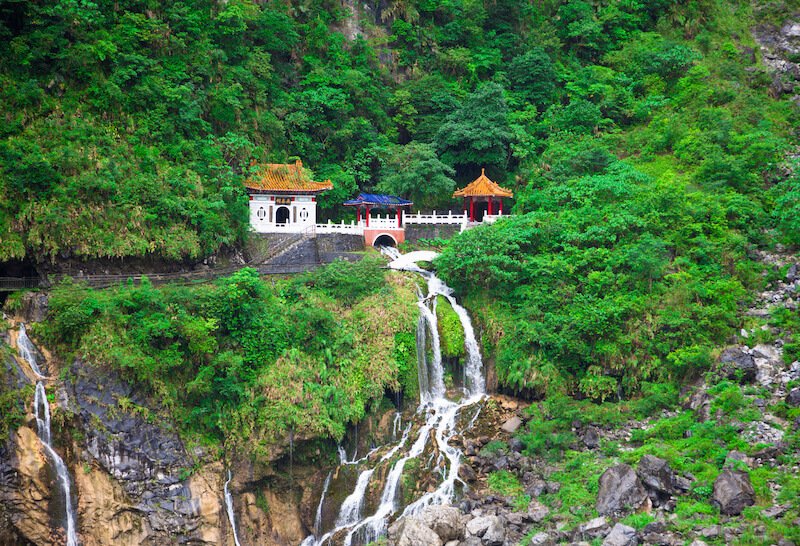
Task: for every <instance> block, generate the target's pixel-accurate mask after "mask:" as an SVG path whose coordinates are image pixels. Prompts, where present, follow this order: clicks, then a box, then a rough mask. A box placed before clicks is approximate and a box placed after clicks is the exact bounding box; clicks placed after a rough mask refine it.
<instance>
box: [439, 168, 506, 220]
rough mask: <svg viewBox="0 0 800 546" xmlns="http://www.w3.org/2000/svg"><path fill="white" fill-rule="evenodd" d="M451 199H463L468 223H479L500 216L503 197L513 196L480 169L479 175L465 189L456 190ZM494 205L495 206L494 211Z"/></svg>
mask: <svg viewBox="0 0 800 546" xmlns="http://www.w3.org/2000/svg"><path fill="white" fill-rule="evenodd" d="M453 197H463V198H464V210H465V211H469V221H470V222H481V221H492V220H493V219H494V218H495V216H502V215H503V197H508V198H511V197H514V194H513V193H512V192H511V190H507V189H505V188H501V187H500V186H499V185H498V184H497V183H496V182H493V181H492V180H490V179H489V177H488V176H486V170H485V169H481V175H480V176H479V177H478V178H476V179H475V180H474V181H472V182H470V183H469V184H467V186H466V187H464V188H462V189H460V190H456V191H455V192H454V193H453ZM494 205H497V208H496V209H495V207H494Z"/></svg>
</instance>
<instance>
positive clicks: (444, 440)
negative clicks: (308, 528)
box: [301, 248, 486, 546]
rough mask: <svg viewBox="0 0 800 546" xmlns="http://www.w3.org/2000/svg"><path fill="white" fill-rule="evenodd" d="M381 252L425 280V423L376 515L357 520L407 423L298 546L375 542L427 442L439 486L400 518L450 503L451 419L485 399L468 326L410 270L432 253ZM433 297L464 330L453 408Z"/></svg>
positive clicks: (444, 290) (455, 453)
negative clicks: (460, 380) (434, 455)
mask: <svg viewBox="0 0 800 546" xmlns="http://www.w3.org/2000/svg"><path fill="white" fill-rule="evenodd" d="M381 251H382V252H383V253H384V254H386V255H387V256H390V257H391V258H393V261H392V262H391V263H390V264H389V267H390V268H392V269H401V270H406V271H414V272H417V273H420V274H422V275H424V276H425V277H426V278H427V279H428V293H427V294H425V295H423V294H420V297H419V302H418V305H419V308H420V321H419V323H418V325H417V360H418V373H419V387H420V405H419V407H418V409H417V414H418V415H420V416H421V417H423V418H424V421H425V422H424V424H423V425H422V426H421V427H420V429H419V431H418V432H417V436H416V439H415V441H414V443H413V445H412V446H411V447H410V448H409V449H408V450H407V451H406V453H405V454H404V455H403V456H402V457H401V458H400V459H398V460H397V461H396V462H395V463H394V464H393V466H392V467H391V469H390V470H389V473H388V474H387V476H386V483H385V484H384V487H383V490H382V492H381V500H380V504H379V506H378V508H377V509H376V511H375V512H374V513H373V514H371V515H369V516H367V517H363V516H362V514H361V510H362V508H363V504H364V497H365V495H366V492H367V487H368V484H369V481H370V478H371V477H372V474H373V472H374V471H375V469H376V468H377V467H378V466H379V465H380V464H381V463H384V462H387V461H389V460H390V459H392V458H393V457H394V456H395V455H396V454H397V453H398V452H399V451H400V450H401V449H403V448H404V446H405V444H406V442H407V439H408V436H409V434H410V431H411V425H412V423H409V425H408V426H407V427H406V429H405V430H404V432H403V436H402V438H401V439H400V441H399V442H398V443H397V444H396V445H394V446H393V447H391V448H390V449H389V450H388V451H387V452H386V453H385V454H384V455H383V456H382V457H381V458H380V459H379V460H378V461H377V462H376V463H375V466H373V467H372V468H368V469H367V470H364V471H362V472H361V474H360V475H359V477H358V480H357V482H356V485H355V488H354V490H353V492H352V493H351V494H350V495H349V496H348V497H347V498H346V499H345V501H344V502H343V503H342V506H341V508H340V510H339V515H338V517H337V519H336V524H335V526H334V529H332V530H330V531H328V532H327V533H325V534H324V535H322V536H320V537H319V538H316V537H317V536H319V535H320V533H321V532H322V531H323V529H321V527H322V525H321V523H322V522H321V521H320V522H319V523H317V522H315V534H316V536H314V535H312V536H309V537H307V538H306V539H305V540H304V541H303V543H302V545H301V546H321V545H323V544H325V543H326V542H328V541H329V540H330V539H331V538H332V537H334V536H335V535H338V534H339V533H344V531H345V530H347V534H346V535H345V537H344V541H343V544H344V546H351V545H352V544H353V542H354V541H356V542H357V543H358V544H367V543H369V542H373V541H375V540H377V539H378V537H380V536H381V535H382V534H383V533H385V532H386V528H387V525H388V523H389V520H390V518H391V517H392V516H393V515H395V513H396V512H397V511H398V509H399V508H400V507H399V506H398V499H397V497H398V491H399V488H400V480H401V479H402V476H403V470H404V468H405V465H406V463H407V462H408V461H409V460H411V459H414V458H416V457H419V456H420V455H421V454H422V453H423V452H424V451H425V448H426V447H427V446H428V445H429V443H430V442H431V441H432V439H431V436H433V438H434V439H435V442H436V445H437V446H438V448H439V452H440V455H439V459H438V460H437V461H436V464H437V466H438V467H439V472H440V473H441V476H442V481H441V483H440V484H439V486H438V487H437V488H436V489H435V490H434V491H430V492H427V493H425V494H424V495H422V496H421V497H420V498H419V499H417V500H416V501H414V502H413V503H411V504H409V505H408V506H406V507H405V509H404V511H403V514H404V515H405V514H413V513H417V512H419V511H420V510H421V509H423V508H424V507H426V506H430V505H434V504H445V503H449V502H452V500H453V499H454V498H455V495H456V489H457V488H456V485H457V483H458V482H460V481H461V480H460V479H459V477H458V470H459V468H460V466H461V451H460V450H459V449H458V448H456V447H453V446H451V445H450V444H449V442H450V439H451V438H452V437H453V435H455V434H456V419H457V417H458V415H459V413H460V411H461V410H462V409H463V408H465V407H467V406H470V405H473V404H475V403H476V402H478V401H479V400H480V399H481V398H482V397H483V395H484V393H485V388H486V383H485V380H484V378H483V362H482V360H481V354H480V347H479V346H478V343H477V340H476V338H475V332H474V329H473V327H472V322H471V321H470V318H469V315H468V314H467V311H466V309H464V308H463V307H462V306H461V305H459V304H458V302H457V301H456V300H455V298H454V297H453V295H452V290H451V289H450V288H449V287H448V286H447V285H445V284H444V283H443V282H442V281H441V280H439V279H438V278H437V277H436V275H434V274H432V273H430V272H428V271H424V270H423V269H421V268H419V267H418V266H417V265H416V262H418V261H423V260H424V261H431V260H433V259H434V258H435V257H436V253H435V252H429V251H420V252H411V253H409V254H406V255H401V254H400V253H399V251H397V249H394V248H386V249H381ZM439 295H441V296H443V297H444V298H446V299H447V300H448V302H449V303H450V305H451V306H452V307H453V310H454V311H455V312H456V314H457V315H458V317H459V320H460V321H461V325H462V327H463V329H464V345H465V349H466V353H467V361H466V363H465V365H464V396H463V397H462V398H461V400H459V401H458V402H456V401H452V400H449V399H448V398H447V397H446V388H445V384H444V367H443V365H442V357H441V348H440V343H439V330H438V325H437V321H436V297H437V296H439ZM428 347H430V351H431V358H430V359H429V358H428V354H427V350H428ZM478 413H479V410H478V411H477V412H476V413H475V415H474V416H473V417H472V419H471V420H470V423H469V425H468V428H469V427H471V426H472V425H473V424H474V422H475V419H476V418H477V415H478ZM399 426H400V425H399V420H398V419H397V416H396V417H395V421H394V423H393V438H394V437H396V436H397V430H398V428H399ZM376 449H380V448H376ZM373 451H375V450H373ZM370 453H372V452H370ZM368 457H369V454H368V455H367V456H365V457H363V458H361V459H359V460H357V461H348V460H347V454H346V453H345V452H344V449H342V448H341V447H339V458H340V461H341V464H360V463H362V462H364V461H365V460H367V459H368ZM354 458H355V457H354ZM329 477H330V475H329ZM462 485H463V483H462ZM326 491H327V480H326V487H325V488H324V492H323V498H321V499H320V505H319V507H318V509H317V513H318V518H317V519H318V520H319V519H320V516H319V515H320V514H321V511H322V503H323V502H324V496H325V492H326Z"/></svg>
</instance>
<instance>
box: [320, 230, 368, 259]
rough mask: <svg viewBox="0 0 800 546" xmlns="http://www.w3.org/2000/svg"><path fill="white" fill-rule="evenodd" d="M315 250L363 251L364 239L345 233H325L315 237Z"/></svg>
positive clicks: (323, 251)
mask: <svg viewBox="0 0 800 546" xmlns="http://www.w3.org/2000/svg"><path fill="white" fill-rule="evenodd" d="M317 250H318V251H319V252H320V253H321V254H322V253H328V252H358V251H361V250H364V237H362V236H361V235H350V234H346V233H325V234H320V235H317Z"/></svg>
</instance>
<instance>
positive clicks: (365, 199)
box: [343, 193, 414, 207]
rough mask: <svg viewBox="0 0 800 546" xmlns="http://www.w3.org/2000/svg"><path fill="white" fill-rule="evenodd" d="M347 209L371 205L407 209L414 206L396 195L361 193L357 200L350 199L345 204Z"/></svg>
mask: <svg viewBox="0 0 800 546" xmlns="http://www.w3.org/2000/svg"><path fill="white" fill-rule="evenodd" d="M343 204H344V205H345V206H347V207H358V206H361V205H369V206H371V207H405V206H407V205H413V204H414V203H412V202H411V201H409V200H408V199H403V198H402V197H397V196H396V195H381V194H378V193H359V194H358V197H356V198H355V199H350V200H349V201H345V202H344V203H343Z"/></svg>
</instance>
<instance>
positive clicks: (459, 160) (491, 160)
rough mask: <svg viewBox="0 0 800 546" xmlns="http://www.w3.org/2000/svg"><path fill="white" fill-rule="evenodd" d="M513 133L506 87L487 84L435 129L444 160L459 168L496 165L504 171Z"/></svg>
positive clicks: (479, 88) (472, 94) (471, 95)
mask: <svg viewBox="0 0 800 546" xmlns="http://www.w3.org/2000/svg"><path fill="white" fill-rule="evenodd" d="M512 136H513V133H512V132H511V127H510V126H509V123H508V107H507V105H506V100H505V96H504V90H503V88H502V87H501V86H500V85H498V84H496V83H486V84H483V85H481V86H480V87H478V89H476V90H475V92H473V93H471V94H470V95H469V97H467V100H466V101H464V104H463V105H462V106H461V108H459V109H458V110H456V111H455V112H453V113H452V114H450V115H449V116H447V119H446V120H445V122H444V123H443V124H442V126H441V127H440V128H439V130H438V131H437V132H436V138H435V143H436V148H437V149H438V150H439V153H440V154H441V157H442V159H443V160H444V161H445V162H446V163H449V164H451V165H454V166H459V167H469V166H474V167H480V166H490V165H491V166H494V167H498V168H499V169H501V170H505V168H506V166H507V165H508V158H509V145H510V143H511V139H512Z"/></svg>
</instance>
